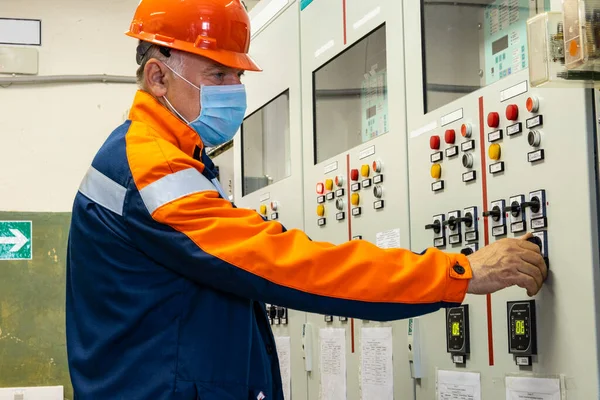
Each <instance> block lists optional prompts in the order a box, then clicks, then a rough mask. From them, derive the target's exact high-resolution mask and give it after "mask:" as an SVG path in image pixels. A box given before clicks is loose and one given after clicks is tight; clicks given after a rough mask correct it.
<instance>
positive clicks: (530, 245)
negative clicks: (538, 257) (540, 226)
mask: <svg viewBox="0 0 600 400" xmlns="http://www.w3.org/2000/svg"><path fill="white" fill-rule="evenodd" d="M532 237H533V236H532ZM517 245H518V246H519V247H520V248H522V249H526V250H530V251H535V252H536V253H538V254H539V253H540V246H538V245H537V244H535V243H531V242H530V241H528V240H517Z"/></svg>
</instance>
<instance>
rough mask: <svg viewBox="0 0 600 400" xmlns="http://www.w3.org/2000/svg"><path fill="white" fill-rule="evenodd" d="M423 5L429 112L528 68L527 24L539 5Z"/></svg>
mask: <svg viewBox="0 0 600 400" xmlns="http://www.w3.org/2000/svg"><path fill="white" fill-rule="evenodd" d="M547 3H548V2H546V5H545V8H546V9H548V8H549V4H547ZM532 4H533V6H532ZM421 5H422V15H421V17H422V27H423V66H424V71H423V79H424V92H425V96H424V98H425V112H426V113H427V112H430V111H433V110H436V109H438V108H439V107H442V106H444V105H446V104H448V103H450V102H452V101H454V100H456V99H459V98H461V97H463V96H465V95H466V94H468V93H471V92H474V91H475V90H477V89H479V88H482V87H484V86H487V85H490V84H492V83H494V82H497V81H498V80H500V79H503V78H506V77H508V76H510V75H513V74H515V73H517V72H519V71H521V70H523V69H526V68H527V62H528V59H527V19H528V18H529V17H530V16H533V15H535V12H536V10H535V7H536V5H535V2H533V3H532V2H531V1H530V0H462V1H460V2H457V1H450V0H421ZM538 11H540V12H543V10H538Z"/></svg>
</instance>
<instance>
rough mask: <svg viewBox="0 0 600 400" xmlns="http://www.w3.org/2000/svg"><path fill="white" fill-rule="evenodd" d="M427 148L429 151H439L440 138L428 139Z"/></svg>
mask: <svg viewBox="0 0 600 400" xmlns="http://www.w3.org/2000/svg"><path fill="white" fill-rule="evenodd" d="M429 147H431V150H439V149H440V137H439V136H432V137H430V138H429Z"/></svg>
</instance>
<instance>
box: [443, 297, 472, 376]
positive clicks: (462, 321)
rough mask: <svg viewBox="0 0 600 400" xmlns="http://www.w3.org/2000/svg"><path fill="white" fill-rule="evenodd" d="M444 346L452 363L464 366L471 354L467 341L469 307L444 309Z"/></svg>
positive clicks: (468, 341)
mask: <svg viewBox="0 0 600 400" xmlns="http://www.w3.org/2000/svg"><path fill="white" fill-rule="evenodd" d="M446 346H447V351H448V353H450V354H451V356H452V362H454V363H455V364H460V365H464V364H466V362H467V355H468V354H469V353H470V352H471V350H470V340H469V306H468V305H467V304H463V305H461V306H459V307H452V308H447V309H446Z"/></svg>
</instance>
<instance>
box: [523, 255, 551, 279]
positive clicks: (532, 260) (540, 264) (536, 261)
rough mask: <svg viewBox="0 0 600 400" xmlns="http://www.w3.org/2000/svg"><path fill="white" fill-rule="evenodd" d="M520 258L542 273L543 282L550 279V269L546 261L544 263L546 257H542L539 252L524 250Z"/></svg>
mask: <svg viewBox="0 0 600 400" xmlns="http://www.w3.org/2000/svg"><path fill="white" fill-rule="evenodd" d="M520 256H521V259H522V260H523V261H525V262H527V263H528V264H530V265H531V266H533V267H535V268H536V269H537V270H539V271H540V274H541V275H542V280H543V281H545V280H546V278H547V277H548V268H547V266H546V261H544V257H542V255H541V254H540V253H539V252H535V253H534V252H532V251H527V250H524V251H523V252H522V254H520ZM519 270H520V269H519ZM521 272H525V271H521Z"/></svg>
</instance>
